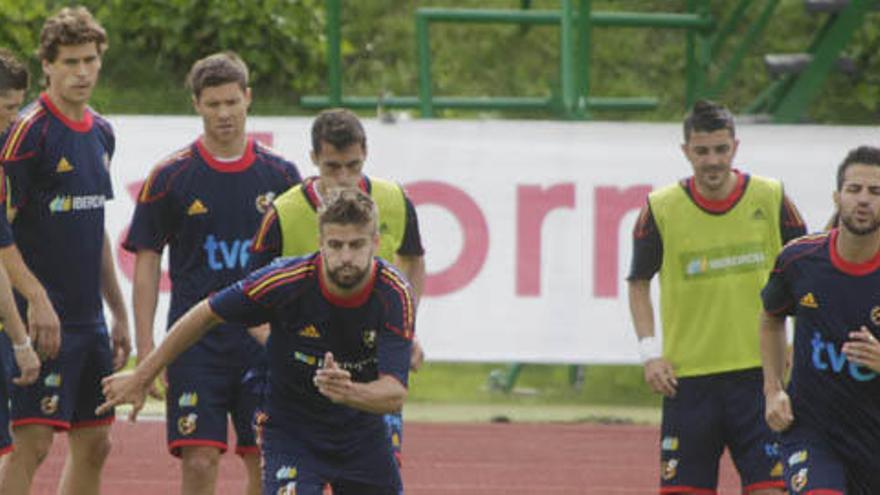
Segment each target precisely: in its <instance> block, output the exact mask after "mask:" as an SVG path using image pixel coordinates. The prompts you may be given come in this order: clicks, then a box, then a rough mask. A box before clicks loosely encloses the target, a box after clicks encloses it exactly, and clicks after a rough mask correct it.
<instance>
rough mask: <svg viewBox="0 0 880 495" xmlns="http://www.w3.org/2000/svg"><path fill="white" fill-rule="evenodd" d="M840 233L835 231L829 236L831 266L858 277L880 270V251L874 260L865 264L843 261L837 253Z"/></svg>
mask: <svg viewBox="0 0 880 495" xmlns="http://www.w3.org/2000/svg"><path fill="white" fill-rule="evenodd" d="M839 233H840V230H838V229H833V230H832V231H831V235H830V236H828V253H829V254H830V255H831V264H832V265H834V267H835V268H837V269H838V270H840V271H842V272H843V273H846V274H847V275H854V276H856V277H861V276H863V275H868V274H869V273H873V272H875V271H876V270H878V269H880V251H878V252H877V253H876V254H874V257H873V258H871V259H870V260H868V261H865V262H864V263H853V262H851V261H847V260H845V259H843V257H842V256H841V255H840V253H839V252H837V235H838V234H839Z"/></svg>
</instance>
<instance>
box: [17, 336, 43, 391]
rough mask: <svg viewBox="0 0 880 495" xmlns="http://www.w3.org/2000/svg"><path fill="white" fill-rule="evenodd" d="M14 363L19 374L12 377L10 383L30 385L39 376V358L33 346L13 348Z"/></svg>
mask: <svg viewBox="0 0 880 495" xmlns="http://www.w3.org/2000/svg"><path fill="white" fill-rule="evenodd" d="M13 352H15V364H17V365H18V369H19V370H20V371H21V374H20V375H19V376H17V377H15V378H13V379H12V383H14V384H16V385H19V386H24V385H30V384H32V383H34V382H35V381H37V378H39V376H40V358H39V356H37V352H36V351H34V348H33V347H31V346H27V347H25V348H22V349H15V351H13Z"/></svg>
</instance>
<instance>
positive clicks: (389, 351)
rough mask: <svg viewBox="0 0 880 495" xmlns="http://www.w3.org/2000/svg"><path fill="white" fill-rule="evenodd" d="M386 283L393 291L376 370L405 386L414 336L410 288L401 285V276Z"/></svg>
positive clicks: (388, 305)
mask: <svg viewBox="0 0 880 495" xmlns="http://www.w3.org/2000/svg"><path fill="white" fill-rule="evenodd" d="M389 284H390V286H391V288H392V290H389V292H388V295H387V297H386V301H385V304H384V308H385V315H384V324H383V327H382V328H381V329H380V330H379V336H378V359H379V366H378V369H379V374H380V375H391V376H393V377H394V378H396V379H397V380H398V381H400V383H402V384H403V385H404V386H407V385H408V380H409V360H410V353H411V351H412V339H413V336H414V335H415V314H414V313H413V312H414V311H415V306H414V305H413V299H412V289H411V288H410V287H409V284H407V283H405V282H403V279H402V276H397V277H394V279H391V280H389Z"/></svg>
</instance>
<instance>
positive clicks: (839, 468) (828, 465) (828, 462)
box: [779, 422, 880, 495]
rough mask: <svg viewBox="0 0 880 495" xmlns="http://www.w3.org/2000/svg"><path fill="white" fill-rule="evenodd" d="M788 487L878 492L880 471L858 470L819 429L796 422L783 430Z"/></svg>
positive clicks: (851, 494) (861, 494)
mask: <svg viewBox="0 0 880 495" xmlns="http://www.w3.org/2000/svg"><path fill="white" fill-rule="evenodd" d="M779 450H780V453H781V454H782V460H783V463H784V466H785V487H786V488H788V490H789V493H792V494H810V493H821V494H823V495H835V494H839V495H844V494H846V495H876V494H878V493H880V473H877V472H874V473H866V472H856V471H855V467H854V465H853V463H851V462H846V460H845V459H843V458H842V457H841V456H840V455H839V454H838V453H837V452H836V451H835V450H834V448H833V447H832V446H831V445H830V444H829V443H828V441H827V440H826V439H825V438H823V437H822V436H821V435H819V434H818V433H817V432H815V431H813V430H811V429H810V428H808V427H805V426H804V425H802V424H799V423H797V422H795V424H794V425H793V426H792V427H791V429H789V430H788V431H786V432H784V433H783V434H782V440H781V442H780V448H779Z"/></svg>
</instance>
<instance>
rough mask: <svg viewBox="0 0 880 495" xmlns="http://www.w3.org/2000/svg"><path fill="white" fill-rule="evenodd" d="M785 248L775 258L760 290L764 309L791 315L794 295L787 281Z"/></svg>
mask: <svg viewBox="0 0 880 495" xmlns="http://www.w3.org/2000/svg"><path fill="white" fill-rule="evenodd" d="M785 254H786V252H785V250H783V252H782V253H780V254H779V256H778V257H777V258H776V264H775V266H774V267H773V271H771V272H770V278H769V279H768V280H767V284H766V285H765V286H764V289H763V290H761V301H762V302H763V305H764V311H766V312H767V313H770V314H772V315H778V316H783V315H793V314H794V310H795V307H796V306H795V302H796V301H795V297H794V294H793V293H792V291H791V285H790V284H789V282H788V278H787V270H786V264H785V262H784V259H785Z"/></svg>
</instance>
